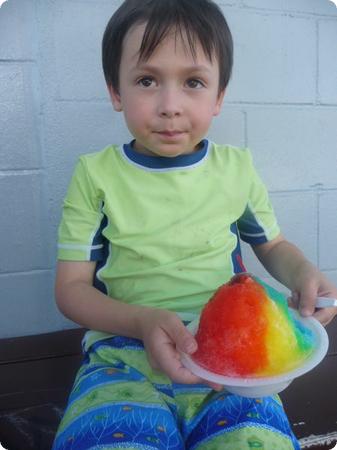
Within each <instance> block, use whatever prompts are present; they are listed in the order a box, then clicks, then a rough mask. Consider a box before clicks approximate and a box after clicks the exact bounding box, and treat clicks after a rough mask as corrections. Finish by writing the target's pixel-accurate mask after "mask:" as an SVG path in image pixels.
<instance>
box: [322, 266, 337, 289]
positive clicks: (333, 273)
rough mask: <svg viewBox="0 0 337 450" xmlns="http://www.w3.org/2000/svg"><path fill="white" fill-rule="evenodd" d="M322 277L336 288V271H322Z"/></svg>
mask: <svg viewBox="0 0 337 450" xmlns="http://www.w3.org/2000/svg"><path fill="white" fill-rule="evenodd" d="M323 273H324V275H325V276H326V277H327V278H328V279H329V280H330V281H331V282H332V283H333V284H334V285H335V286H337V270H323Z"/></svg>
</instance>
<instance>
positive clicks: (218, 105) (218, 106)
mask: <svg viewBox="0 0 337 450" xmlns="http://www.w3.org/2000/svg"><path fill="white" fill-rule="evenodd" d="M225 93H226V89H223V90H222V91H221V92H220V94H219V95H218V98H217V101H216V104H215V107H214V113H213V116H217V115H218V114H219V113H220V111H221V107H222V103H223V99H224V97H225Z"/></svg>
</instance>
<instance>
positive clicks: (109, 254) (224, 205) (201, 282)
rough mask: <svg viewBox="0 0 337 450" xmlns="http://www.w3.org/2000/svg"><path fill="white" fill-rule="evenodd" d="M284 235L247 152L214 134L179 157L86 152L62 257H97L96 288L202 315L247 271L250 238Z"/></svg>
mask: <svg viewBox="0 0 337 450" xmlns="http://www.w3.org/2000/svg"><path fill="white" fill-rule="evenodd" d="M278 234H279V227H278V225H277V221H276V219H275V216H274V213H273V209H272V206H271V204H270V202H269V198H268V193H267V190H266V188H265V186H264V185H263V183H262V182H261V180H260V178H259V176H258V175H257V173H256V171H255V169H254V167H253V164H252V159H251V154H250V152H249V150H247V149H240V148H236V147H230V146H223V145H217V144H214V143H212V142H209V141H207V140H204V141H203V142H202V148H201V149H199V150H198V151H196V152H194V153H191V154H188V155H180V156H177V157H174V158H165V157H158V156H148V155H141V154H139V153H137V152H135V151H134V150H133V148H132V143H131V144H128V145H124V146H122V147H119V146H109V147H107V148H106V149H104V150H102V151H101V152H98V153H93V154H88V155H85V156H82V157H80V160H79V162H78V164H77V166H76V169H75V172H74V175H73V177H72V180H71V183H70V186H69V189H68V193H67V195H66V198H65V201H64V208H63V217H62V221H61V224H60V227H59V245H58V259H59V260H71V261H97V265H96V273H95V282H94V284H95V286H96V287H97V288H98V289H100V290H101V291H102V292H104V293H106V294H107V295H108V296H110V297H113V298H116V299H119V300H121V301H123V302H127V303H130V304H135V305H136V304H141V305H144V306H149V307H158V308H164V309H168V310H171V311H176V312H178V313H198V312H200V310H201V308H202V307H203V305H204V304H205V303H206V302H207V300H208V299H209V298H210V297H211V295H212V294H213V293H214V291H215V290H216V289H217V288H218V287H219V286H220V285H221V284H223V283H224V282H226V281H227V280H228V279H229V278H230V277H231V276H232V275H233V273H237V272H240V271H242V270H244V267H243V265H242V262H241V251H240V238H241V239H242V240H244V241H246V242H248V243H250V244H253V245H254V244H259V243H263V242H267V241H270V240H272V239H274V238H275V237H276V236H277V235H278Z"/></svg>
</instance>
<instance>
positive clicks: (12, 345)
mask: <svg viewBox="0 0 337 450" xmlns="http://www.w3.org/2000/svg"><path fill="white" fill-rule="evenodd" d="M327 331H328V334H329V341H330V346H329V351H328V355H327V356H326V357H325V359H324V360H323V362H322V363H321V364H319V366H317V367H316V368H315V369H313V370H312V371H310V372H309V373H308V374H306V375H303V376H301V377H300V378H298V379H296V380H294V381H293V382H292V383H291V385H290V386H289V387H288V388H287V389H286V390H285V391H283V392H282V393H281V394H280V396H281V398H282V400H283V402H284V406H285V409H286V412H287V414H288V417H289V419H290V422H291V424H292V426H293V429H294V432H295V434H296V436H297V437H298V438H305V437H307V436H310V435H316V436H320V435H326V434H329V433H332V432H337V320H335V321H334V323H333V324H331V325H329V326H328V328H327ZM84 332H85V330H83V329H79V328H78V329H73V330H66V331H59V332H55V333H48V334H42V335H37V336H26V337H19V338H11V339H3V340H0V442H1V443H2V444H3V445H4V446H5V447H6V444H7V448H9V449H10V450H49V449H50V448H51V443H52V439H53V436H54V433H55V431H56V428H57V425H58V423H59V420H60V418H61V416H62V413H63V409H64V407H65V405H66V402H67V398H68V395H69V391H70V389H71V386H72V383H73V380H74V377H75V374H76V371H77V369H78V367H79V366H80V364H81V360H82V355H81V340H82V337H83V335H84ZM18 427H20V428H21V430H22V431H23V435H25V436H26V439H25V440H23V437H22V435H20V432H19V431H18ZM27 436H30V439H31V441H29V439H28V440H27ZM308 448H309V447H308ZM329 448H330V449H331V448H333V445H332V444H330V445H325V446H324V445H323V444H321V445H316V446H310V450H323V449H324V450H326V449H329Z"/></svg>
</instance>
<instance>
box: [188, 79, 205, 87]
mask: <svg viewBox="0 0 337 450" xmlns="http://www.w3.org/2000/svg"><path fill="white" fill-rule="evenodd" d="M186 84H187V86H188V87H189V88H192V89H200V88H202V87H204V86H205V85H204V83H203V82H202V81H200V80H197V79H196V78H191V79H190V80H187V82H186Z"/></svg>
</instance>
